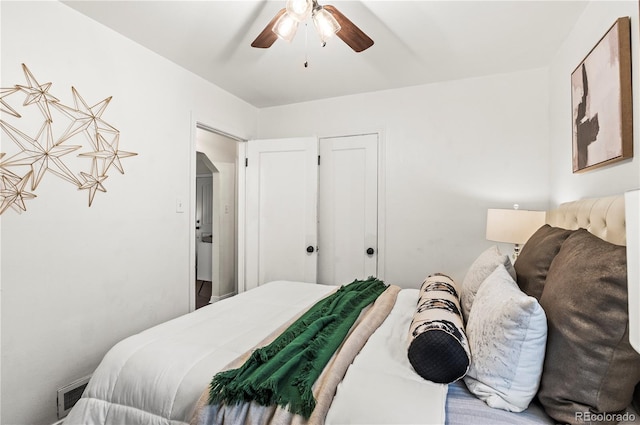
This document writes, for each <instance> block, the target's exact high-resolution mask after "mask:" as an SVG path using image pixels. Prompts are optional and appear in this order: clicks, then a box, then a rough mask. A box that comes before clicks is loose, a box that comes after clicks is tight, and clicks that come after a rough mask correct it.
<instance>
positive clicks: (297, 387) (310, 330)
mask: <svg viewBox="0 0 640 425" xmlns="http://www.w3.org/2000/svg"><path fill="white" fill-rule="evenodd" d="M386 288H387V286H386V285H385V284H384V283H383V282H382V281H380V280H377V279H375V278H369V279H367V280H355V281H353V282H352V283H350V284H348V285H345V286H342V287H341V288H340V289H338V290H337V291H336V292H335V293H333V294H332V295H329V296H328V297H326V298H324V299H322V300H320V301H318V302H317V303H316V304H314V305H313V306H312V307H311V308H310V309H309V310H308V311H307V312H306V313H304V314H303V315H302V316H301V317H300V318H299V319H298V320H296V321H295V322H294V323H293V324H292V325H291V326H290V327H289V328H287V329H286V330H285V331H284V332H283V333H282V334H281V335H280V336H278V337H277V338H276V339H275V340H274V341H273V342H272V343H271V344H269V345H267V346H265V347H262V348H258V349H257V350H255V351H254V352H253V353H252V354H251V356H250V357H249V359H248V360H247V361H246V362H245V363H244V364H243V365H242V366H241V367H239V368H238V369H232V370H228V371H224V372H220V373H218V374H216V375H215V376H214V377H213V380H212V381H211V385H210V392H209V404H227V405H233V404H238V403H241V402H250V401H255V402H257V403H258V404H260V405H263V406H270V405H278V406H282V407H285V408H286V409H287V410H289V411H290V412H291V413H294V414H299V415H301V416H303V417H304V418H307V419H308V418H309V416H310V415H311V413H312V412H313V409H314V408H315V404H316V401H315V399H314V397H313V393H312V386H313V384H314V382H315V381H316V379H317V378H318V376H320V374H321V373H322V370H323V369H324V367H325V366H326V365H327V363H328V362H329V360H330V359H331V357H332V356H333V353H334V352H335V351H336V350H337V349H338V347H339V346H340V344H342V342H343V340H344V338H345V337H346V335H347V333H348V332H349V329H350V328H351V326H352V325H353V323H354V322H355V321H356V319H357V318H358V316H359V315H360V312H361V311H362V309H363V308H365V307H366V306H368V305H369V304H371V303H373V302H374V301H375V300H376V298H378V296H379V295H380V294H382V292H384V290H385V289H386Z"/></svg>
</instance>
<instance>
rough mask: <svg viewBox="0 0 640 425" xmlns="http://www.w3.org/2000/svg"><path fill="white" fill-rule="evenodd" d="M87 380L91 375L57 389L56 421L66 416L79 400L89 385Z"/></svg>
mask: <svg viewBox="0 0 640 425" xmlns="http://www.w3.org/2000/svg"><path fill="white" fill-rule="evenodd" d="M89 378H91V375H88V376H85V377H84V378H80V379H78V380H76V381H73V382H72V383H70V384H68V385H65V386H64V387H61V388H58V419H62V418H64V417H65V416H67V414H68V413H69V411H70V410H71V408H72V407H73V406H74V405H75V404H76V403H77V402H78V400H80V397H81V396H82V393H83V392H84V389H85V388H86V387H87V384H88V383H89Z"/></svg>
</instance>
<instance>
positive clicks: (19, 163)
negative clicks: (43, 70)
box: [0, 64, 137, 215]
mask: <svg viewBox="0 0 640 425" xmlns="http://www.w3.org/2000/svg"><path fill="white" fill-rule="evenodd" d="M22 70H23V72H24V76H25V79H26V84H25V85H21V84H16V85H15V86H13V87H11V88H0V112H2V113H3V114H5V115H8V117H7V119H11V120H12V121H15V122H13V124H11V123H9V122H7V121H5V120H4V119H0V127H1V128H2V131H3V132H4V133H5V134H6V135H7V136H8V137H9V139H10V140H11V141H12V142H13V143H12V146H9V148H11V147H12V148H13V151H15V153H13V152H12V154H11V155H9V152H0V215H1V214H3V213H4V212H5V211H7V210H8V209H9V208H11V209H13V210H15V211H17V212H22V211H26V210H27V204H26V202H25V201H30V200H32V199H33V198H35V197H36V194H35V191H36V189H37V188H38V185H40V183H41V182H42V179H43V178H44V177H45V176H46V175H51V174H52V175H55V176H58V177H60V178H62V179H64V180H65V181H66V182H68V183H71V184H72V185H74V186H75V187H76V188H77V189H78V190H86V191H88V195H89V206H91V204H92V203H93V199H94V197H95V195H96V192H97V191H100V192H106V191H107V190H106V189H105V187H104V181H105V180H106V179H107V177H108V175H107V172H108V171H109V170H111V169H112V167H113V168H115V169H116V170H118V171H119V172H120V173H121V174H124V168H123V167H122V163H121V161H120V160H121V159H123V158H128V157H132V156H135V155H137V153H134V152H125V151H122V150H120V148H119V144H120V131H119V130H117V129H116V128H114V127H113V126H112V125H110V124H109V123H108V122H106V121H105V120H104V118H103V114H104V112H105V109H106V108H107V106H108V105H109V102H110V101H111V96H110V97H107V98H106V99H104V100H102V101H100V102H98V103H96V104H95V105H93V106H89V104H87V102H85V101H84V99H83V98H82V96H80V93H78V91H77V90H76V89H75V87H71V94H72V97H73V106H69V105H65V104H63V103H61V102H60V100H58V98H56V97H55V96H54V95H53V94H51V93H50V92H49V90H50V89H51V83H44V84H40V83H39V82H38V81H37V80H36V78H35V77H34V76H33V74H32V73H31V71H30V70H29V68H27V66H26V65H25V64H22ZM23 96H24V100H23V101H22V104H21V107H18V106H17V105H19V104H20V98H21V97H23ZM36 107H37V108H36ZM20 124H25V126H21V125H20ZM26 126H28V128H38V130H37V131H36V132H35V134H33V133H32V134H27V133H25V132H23V131H21V130H19V128H18V127H22V128H25V127H26ZM3 150H4V149H3ZM74 152H75V155H70V154H71V153H74ZM78 168H80V169H82V171H74V170H76V169H78Z"/></svg>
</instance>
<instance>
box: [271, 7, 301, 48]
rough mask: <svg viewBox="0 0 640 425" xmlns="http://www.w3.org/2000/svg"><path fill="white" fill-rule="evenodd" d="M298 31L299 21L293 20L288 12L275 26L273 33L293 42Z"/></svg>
mask: <svg viewBox="0 0 640 425" xmlns="http://www.w3.org/2000/svg"><path fill="white" fill-rule="evenodd" d="M297 30H298V21H296V20H295V19H293V18H292V17H291V16H290V15H289V13H287V12H285V13H283V14H282V16H280V18H278V20H277V21H276V23H275V24H274V25H273V32H274V33H276V35H277V36H278V37H280V38H281V39H283V40H286V41H288V42H291V40H293V37H294V36H295V35H296V31H297Z"/></svg>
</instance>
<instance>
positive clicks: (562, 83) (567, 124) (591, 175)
mask: <svg viewBox="0 0 640 425" xmlns="http://www.w3.org/2000/svg"><path fill="white" fill-rule="evenodd" d="M623 16H629V17H630V18H631V52H632V64H631V69H632V80H633V81H632V87H633V88H632V90H633V103H634V106H633V109H634V110H633V116H634V122H635V125H634V127H635V128H634V131H633V132H634V135H633V139H634V147H633V150H634V158H633V159H632V160H625V161H623V162H618V163H616V164H612V165H610V166H606V167H602V168H599V169H596V170H592V171H587V172H584V173H580V174H573V172H572V162H571V158H572V157H571V155H572V148H571V143H572V117H571V110H572V109H571V80H570V78H571V73H572V72H573V70H574V69H575V68H576V67H577V66H578V65H579V64H580V63H581V62H582V60H583V59H584V58H585V57H586V56H587V54H588V53H589V51H591V49H592V48H593V47H594V46H595V45H596V44H597V43H598V41H599V40H600V39H601V38H602V37H603V36H604V34H605V33H606V32H607V31H608V30H609V28H610V27H611V26H612V25H613V24H614V22H615V21H616V19H618V18H619V17H623ZM639 46H640V35H639V32H638V2H637V1H635V0H633V1H594V2H591V3H589V5H588V6H587V7H586V8H585V10H584V12H583V14H582V16H581V17H580V19H579V20H578V21H577V23H576V25H575V27H574V28H573V30H572V31H571V33H570V34H569V36H568V37H567V39H566V40H565V42H564V44H563V45H562V47H561V48H560V49H559V51H558V53H557V55H556V57H555V59H554V61H553V63H552V64H551V66H550V71H549V75H550V77H549V80H550V90H549V93H550V102H549V123H550V124H549V127H550V138H551V144H550V148H551V180H550V182H551V201H552V204H553V205H557V204H558V203H560V202H565V201H569V200H573V199H579V198H583V197H590V196H603V195H612V194H618V193H623V192H624V191H626V190H629V189H633V188H638V187H640V159H639V158H638V157H639V156H640V143H639V141H640V126H639V125H638V123H639V122H640V121H638V116H639V114H640V104H639V103H638V96H639V93H640V92H639V85H640V80H639V79H638V76H639V74H638V69H639V67H640V62H638V49H639Z"/></svg>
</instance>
